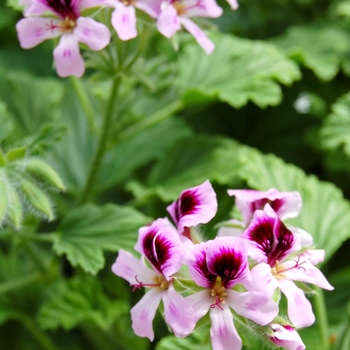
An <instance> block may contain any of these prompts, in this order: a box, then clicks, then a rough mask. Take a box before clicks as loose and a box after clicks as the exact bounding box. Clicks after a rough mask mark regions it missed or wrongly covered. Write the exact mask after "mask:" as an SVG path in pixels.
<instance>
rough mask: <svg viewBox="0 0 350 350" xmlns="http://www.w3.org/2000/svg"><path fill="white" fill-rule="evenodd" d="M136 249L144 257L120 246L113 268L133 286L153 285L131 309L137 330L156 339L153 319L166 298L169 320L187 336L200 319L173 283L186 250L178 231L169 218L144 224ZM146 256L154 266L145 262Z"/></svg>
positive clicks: (179, 331)
mask: <svg viewBox="0 0 350 350" xmlns="http://www.w3.org/2000/svg"><path fill="white" fill-rule="evenodd" d="M135 249H136V250H137V251H138V252H140V253H141V254H142V258H141V260H137V259H136V258H135V257H134V256H133V255H132V254H130V253H128V252H126V251H124V250H120V251H119V255H118V257H117V259H116V261H115V263H114V264H113V266H112V271H113V272H114V273H115V274H116V275H117V276H120V277H122V278H124V279H126V280H127V281H128V282H129V283H130V285H131V286H132V287H133V289H138V288H142V287H146V288H149V291H148V292H147V293H146V294H145V295H144V296H143V298H142V299H141V300H140V301H139V302H138V303H137V304H136V305H135V306H134V307H133V308H132V309H131V319H132V327H133V330H134V332H135V333H136V334H137V335H138V336H140V337H147V338H149V339H150V340H151V341H153V339H154V332H153V327H152V322H153V319H154V316H155V314H156V311H157V308H158V306H159V303H160V301H161V300H162V301H163V305H164V318H165V322H166V323H167V324H168V325H169V326H170V327H171V329H172V330H173V332H174V334H175V335H176V336H177V337H185V336H187V335H188V334H189V333H191V332H192V331H193V329H194V327H195V323H196V319H195V315H194V310H193V308H192V306H191V305H190V303H189V302H188V301H186V300H185V298H184V297H182V296H181V295H180V294H179V293H177V292H176V291H175V289H174V286H173V274H175V273H176V272H178V271H179V269H180V268H181V266H182V260H183V256H184V254H185V250H184V249H183V245H182V243H181V241H180V238H179V235H178V233H177V232H176V230H175V228H174V227H173V226H172V225H171V224H170V222H169V221H168V220H167V219H158V220H156V221H154V222H153V223H152V224H151V225H150V226H147V227H142V228H140V230H139V239H138V241H137V244H136V246H135ZM144 258H146V259H147V260H148V262H149V263H150V264H151V266H152V268H153V269H150V268H148V267H147V266H146V265H145V261H144Z"/></svg>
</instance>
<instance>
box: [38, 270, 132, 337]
mask: <svg viewBox="0 0 350 350" xmlns="http://www.w3.org/2000/svg"><path fill="white" fill-rule="evenodd" d="M50 294H51V297H50V300H48V301H47V302H46V303H44V305H43V306H42V307H41V309H40V311H39V315H38V320H39V323H40V325H41V327H43V328H44V329H57V328H59V327H63V328H64V329H65V330H70V329H72V328H74V327H76V326H77V325H78V324H79V323H81V322H83V321H93V322H94V323H96V325H98V326H99V327H101V328H102V329H104V330H107V329H108V328H110V326H111V325H112V323H113V322H114V321H115V320H116V319H117V318H118V317H124V316H125V315H126V314H127V313H128V311H129V305H128V303H127V302H126V301H120V300H115V301H112V300H110V299H109V298H108V297H107V296H106V295H105V294H104V293H103V290H102V288H101V284H100V282H99V281H98V280H97V279H95V278H89V277H84V278H82V277H75V278H74V279H72V280H69V281H64V280H62V281H59V282H58V283H56V284H55V285H54V288H52V290H51V293H50ZM126 317H127V316H126Z"/></svg>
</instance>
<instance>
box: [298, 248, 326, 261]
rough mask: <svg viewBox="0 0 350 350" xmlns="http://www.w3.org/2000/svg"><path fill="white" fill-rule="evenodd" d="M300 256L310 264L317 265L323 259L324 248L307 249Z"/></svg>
mask: <svg viewBox="0 0 350 350" xmlns="http://www.w3.org/2000/svg"><path fill="white" fill-rule="evenodd" d="M301 257H302V258H306V259H307V260H309V261H310V262H311V263H312V264H314V265H317V264H319V263H321V262H322V261H323V260H324V257H325V251H324V249H309V250H306V251H305V252H303V253H302V254H301Z"/></svg>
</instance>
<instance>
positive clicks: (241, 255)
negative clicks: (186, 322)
mask: <svg viewBox="0 0 350 350" xmlns="http://www.w3.org/2000/svg"><path fill="white" fill-rule="evenodd" d="M185 263H186V264H187V265H188V268H189V273H190V276H191V277H192V279H193V280H194V281H195V282H196V284H197V285H199V286H201V287H203V288H204V289H203V290H202V291H200V292H197V293H195V294H193V295H190V296H188V297H187V298H186V300H188V301H189V302H190V303H191V304H192V306H193V308H194V310H195V312H196V317H197V319H198V320H199V319H200V318H202V317H203V316H204V315H205V314H206V313H207V312H208V311H209V312H210V320H211V328H210V335H211V341H212V346H213V349H214V350H219V349H220V350H226V349H227V350H229V349H237V350H239V349H241V346H242V341H241V339H240V337H239V335H238V333H237V331H236V329H235V326H234V322H233V316H232V313H231V310H230V309H233V310H234V311H235V312H236V313H237V314H239V315H241V316H243V317H247V318H249V319H251V320H253V321H254V322H256V323H259V324H261V325H266V324H268V323H269V322H271V321H272V320H273V319H274V318H275V317H276V315H277V313H278V306H277V304H276V303H274V302H273V301H272V300H271V299H270V298H269V297H268V296H267V295H266V294H264V293H259V292H255V291H253V292H242V293H240V292H237V291H235V290H233V289H232V288H233V287H234V286H235V285H236V284H240V283H241V284H245V283H247V282H249V281H250V279H251V276H250V272H249V268H248V260H247V253H246V247H245V243H244V241H243V240H242V239H241V238H239V237H219V238H216V239H215V240H213V241H208V242H205V243H200V244H197V245H192V246H189V248H188V253H187V256H186V257H185Z"/></svg>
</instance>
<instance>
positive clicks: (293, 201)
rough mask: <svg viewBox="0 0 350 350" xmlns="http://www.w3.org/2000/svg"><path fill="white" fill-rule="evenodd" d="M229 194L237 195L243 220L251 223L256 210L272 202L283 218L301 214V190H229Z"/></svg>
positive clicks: (238, 206)
mask: <svg viewBox="0 0 350 350" xmlns="http://www.w3.org/2000/svg"><path fill="white" fill-rule="evenodd" d="M227 192H228V194H229V196H235V197H236V206H237V208H238V210H239V211H240V212H241V213H242V216H243V221H244V223H245V224H249V222H250V220H251V219H252V217H253V215H254V212H255V210H258V209H260V210H261V209H263V208H264V206H265V204H267V203H268V204H270V206H271V207H272V209H273V210H274V211H275V212H276V213H277V214H278V216H279V217H280V218H281V220H285V219H290V218H295V217H297V216H298V215H299V213H300V210H301V206H302V199H301V196H300V194H299V192H296V191H293V192H279V191H278V190H276V189H275V188H271V189H269V190H268V191H256V190H228V191H227Z"/></svg>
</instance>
